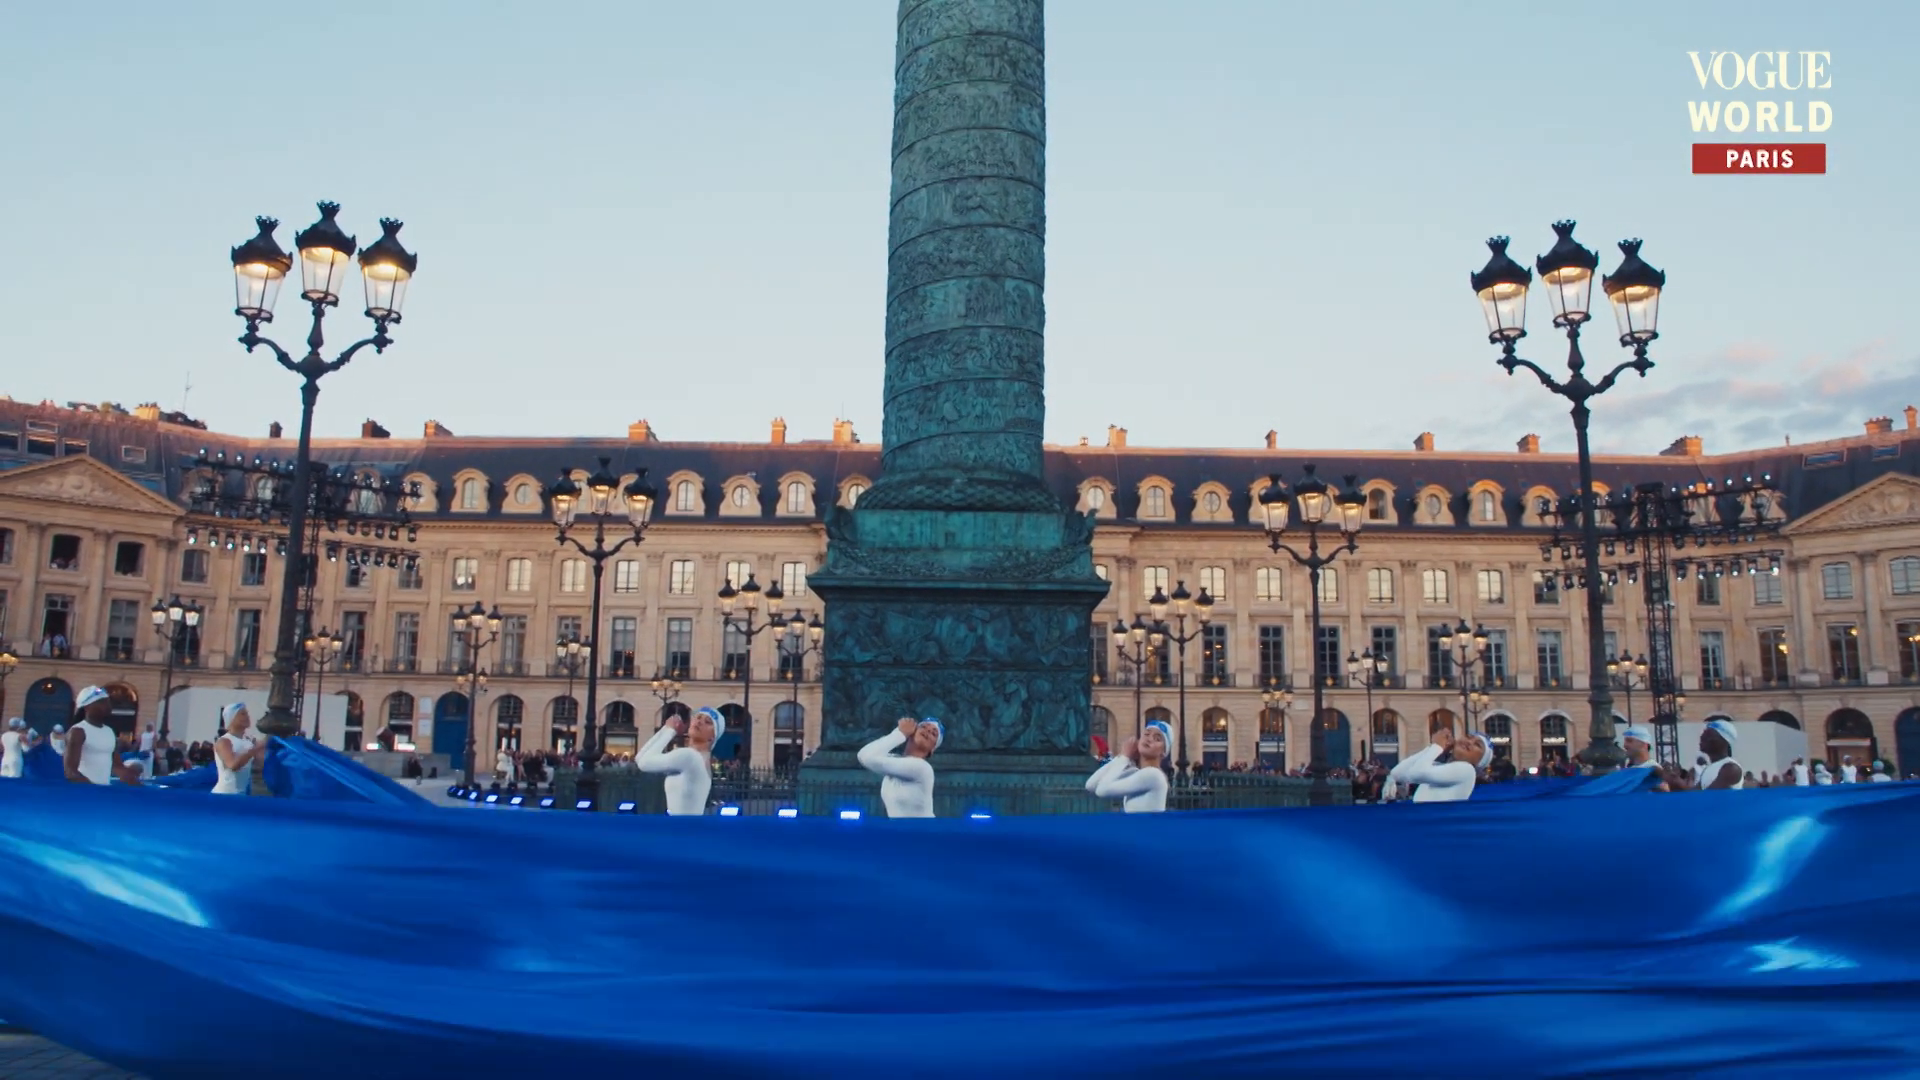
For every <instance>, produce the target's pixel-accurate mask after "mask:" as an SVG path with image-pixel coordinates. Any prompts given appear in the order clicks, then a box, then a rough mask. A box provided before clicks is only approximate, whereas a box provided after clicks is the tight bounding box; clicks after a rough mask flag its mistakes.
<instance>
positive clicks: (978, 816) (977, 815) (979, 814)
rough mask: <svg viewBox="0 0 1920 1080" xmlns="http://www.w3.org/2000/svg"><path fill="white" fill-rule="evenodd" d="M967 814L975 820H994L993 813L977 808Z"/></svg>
mask: <svg viewBox="0 0 1920 1080" xmlns="http://www.w3.org/2000/svg"><path fill="white" fill-rule="evenodd" d="M967 816H968V817H969V818H972V819H973V820H974V821H992V820H993V815H992V814H988V813H984V812H982V811H979V810H975V811H974V812H973V813H971V814H968V815H967Z"/></svg>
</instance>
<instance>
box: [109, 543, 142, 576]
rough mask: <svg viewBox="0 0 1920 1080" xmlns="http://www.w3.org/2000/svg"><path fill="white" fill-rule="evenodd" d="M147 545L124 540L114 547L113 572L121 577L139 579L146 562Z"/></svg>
mask: <svg viewBox="0 0 1920 1080" xmlns="http://www.w3.org/2000/svg"><path fill="white" fill-rule="evenodd" d="M146 554H147V545H145V544H136V543H134V542H133V541H131V540H122V541H120V543H118V544H116V545H114V549H113V572H114V573H115V574H117V575H119V576H120V577H139V576H140V568H141V566H142V565H144V564H145V562H146Z"/></svg>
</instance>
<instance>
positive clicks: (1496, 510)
mask: <svg viewBox="0 0 1920 1080" xmlns="http://www.w3.org/2000/svg"><path fill="white" fill-rule="evenodd" d="M1499 518H1500V502H1499V500H1498V499H1496V498H1494V497H1493V492H1491V491H1483V492H1481V493H1480V520H1481V521H1498V520H1499Z"/></svg>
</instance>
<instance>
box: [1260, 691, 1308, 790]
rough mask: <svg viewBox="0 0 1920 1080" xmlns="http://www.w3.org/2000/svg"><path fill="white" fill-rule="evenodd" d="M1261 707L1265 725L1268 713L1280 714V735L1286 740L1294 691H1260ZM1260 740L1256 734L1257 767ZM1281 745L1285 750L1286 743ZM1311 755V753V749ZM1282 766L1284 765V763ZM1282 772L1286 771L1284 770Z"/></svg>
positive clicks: (1261, 717)
mask: <svg viewBox="0 0 1920 1080" xmlns="http://www.w3.org/2000/svg"><path fill="white" fill-rule="evenodd" d="M1260 705H1261V715H1260V719H1261V721H1262V722H1263V723H1264V722H1265V720H1266V714H1267V713H1270V712H1277V713H1279V714H1280V734H1281V737H1282V739H1284V738H1285V737H1286V731H1287V710H1288V709H1291V708H1292V707H1293V691H1292V690H1289V689H1287V688H1286V687H1285V686H1280V685H1275V686H1269V687H1267V688H1266V689H1265V690H1262V691H1260ZM1259 740H1260V736H1259V734H1256V735H1255V736H1254V744H1253V760H1254V764H1256V765H1257V764H1259V763H1260V741H1259ZM1281 745H1282V748H1283V749H1284V747H1285V743H1284V742H1283V743H1282V744H1281ZM1309 753H1311V748H1309ZM1282 764H1283V765H1284V762H1283V763H1282ZM1282 771H1283V772H1284V771H1285V770H1284V768H1283V769H1282Z"/></svg>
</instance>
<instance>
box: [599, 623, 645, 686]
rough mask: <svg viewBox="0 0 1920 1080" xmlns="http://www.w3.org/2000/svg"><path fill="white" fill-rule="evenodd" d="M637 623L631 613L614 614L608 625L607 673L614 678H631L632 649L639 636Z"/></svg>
mask: <svg viewBox="0 0 1920 1080" xmlns="http://www.w3.org/2000/svg"><path fill="white" fill-rule="evenodd" d="M639 629H640V628H639V624H638V622H637V621H636V620H635V619H634V617H633V616H631V615H616V616H614V618H613V621H612V622H611V623H610V624H609V625H608V630H609V633H608V635H607V636H608V638H609V639H610V640H609V641H608V643H607V644H608V646H609V647H608V649H607V652H606V658H607V674H608V675H610V676H612V677H613V678H616V679H631V678H633V650H634V646H635V643H636V640H637V639H638V636H639Z"/></svg>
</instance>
